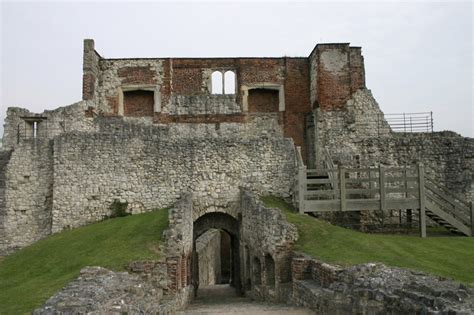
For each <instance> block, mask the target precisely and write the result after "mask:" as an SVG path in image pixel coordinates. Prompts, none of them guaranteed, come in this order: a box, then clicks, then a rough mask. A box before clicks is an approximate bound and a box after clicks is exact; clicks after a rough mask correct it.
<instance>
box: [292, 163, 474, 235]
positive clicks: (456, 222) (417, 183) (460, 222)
mask: <svg viewBox="0 0 474 315" xmlns="http://www.w3.org/2000/svg"><path fill="white" fill-rule="evenodd" d="M325 165H326V166H327V165H328V163H326V164H325ZM295 183H296V184H295V189H294V190H295V204H296V206H297V207H298V209H299V211H300V213H306V212H330V211H361V210H373V211H388V210H418V213H419V224H420V234H421V236H422V237H425V236H426V217H427V216H428V217H430V218H432V219H434V220H435V221H436V222H438V223H440V224H441V225H443V226H446V227H447V228H449V229H451V230H453V231H456V232H459V233H462V234H465V235H469V236H473V235H474V208H473V205H472V202H467V201H465V200H463V199H462V198H461V197H459V196H456V195H454V194H453V193H451V192H450V191H449V190H447V189H446V188H443V187H442V186H440V185H438V184H436V183H435V182H434V181H433V180H432V179H430V178H427V177H426V176H425V170H424V167H423V165H422V164H418V165H417V166H416V167H384V166H383V165H380V166H379V167H378V168H345V167H338V168H321V169H307V168H306V166H305V165H304V164H303V161H302V159H301V157H299V158H298V174H297V175H296V178H295Z"/></svg>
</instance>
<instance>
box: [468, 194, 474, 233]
mask: <svg viewBox="0 0 474 315" xmlns="http://www.w3.org/2000/svg"><path fill="white" fill-rule="evenodd" d="M469 206H470V207H471V236H474V204H473V203H472V201H471V202H469Z"/></svg>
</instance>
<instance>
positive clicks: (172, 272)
mask: <svg viewBox="0 0 474 315" xmlns="http://www.w3.org/2000/svg"><path fill="white" fill-rule="evenodd" d="M179 260H180V259H179V257H172V258H167V259H166V267H167V273H168V279H169V283H168V289H169V290H170V292H176V291H178V289H179V288H180V287H181V283H180V282H181V277H180V271H181V269H180V268H179Z"/></svg>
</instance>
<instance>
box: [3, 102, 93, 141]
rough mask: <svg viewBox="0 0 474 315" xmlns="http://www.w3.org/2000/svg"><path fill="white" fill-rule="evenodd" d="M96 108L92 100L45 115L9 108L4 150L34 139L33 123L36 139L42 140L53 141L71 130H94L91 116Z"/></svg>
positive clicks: (4, 134)
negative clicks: (35, 125) (35, 122)
mask: <svg viewBox="0 0 474 315" xmlns="http://www.w3.org/2000/svg"><path fill="white" fill-rule="evenodd" d="M94 106H95V105H94V103H93V102H91V101H80V102H77V103H74V104H71V105H69V106H64V107H59V108H57V109H54V110H45V111H44V112H42V113H32V112H30V111H29V110H27V109H24V108H18V107H9V108H8V109H7V117H6V118H5V125H4V127H5V129H4V133H3V149H6V150H10V149H13V148H15V147H16V146H17V144H18V143H21V142H22V141H23V140H29V139H32V138H34V135H33V125H32V123H31V122H32V121H33V120H36V121H38V127H37V134H36V138H40V139H52V138H54V137H55V136H57V135H59V134H61V133H65V132H71V131H85V132H88V131H94V130H95V126H94V123H93V118H92V116H90V115H88V113H90V111H91V109H92V108H93V107H94Z"/></svg>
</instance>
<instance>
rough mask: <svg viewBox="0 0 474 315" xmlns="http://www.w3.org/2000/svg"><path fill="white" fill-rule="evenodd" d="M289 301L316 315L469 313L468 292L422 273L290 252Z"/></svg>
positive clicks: (473, 302)
mask: <svg viewBox="0 0 474 315" xmlns="http://www.w3.org/2000/svg"><path fill="white" fill-rule="evenodd" d="M292 273H293V295H292V298H291V302H292V303H294V304H296V305H300V306H306V307H309V308H310V309H312V310H313V311H315V312H316V313H317V314H342V313H344V314H345V313H347V314H353V313H358V314H415V313H416V314H473V310H474V292H473V291H472V289H470V288H468V287H466V286H464V285H462V284H460V283H457V282H453V281H451V280H447V279H443V278H435V277H432V276H428V275H426V274H424V273H422V272H416V271H411V270H406V269H402V268H395V267H387V266H385V265H382V264H370V263H369V264H362V265H355V266H352V267H348V268H342V267H339V266H335V265H331V264H326V263H323V262H321V261H318V260H316V259H313V258H311V257H309V256H305V255H302V254H295V257H294V258H293V261H292Z"/></svg>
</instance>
